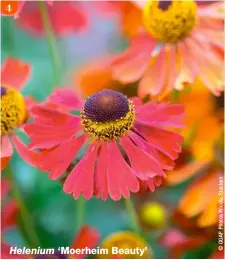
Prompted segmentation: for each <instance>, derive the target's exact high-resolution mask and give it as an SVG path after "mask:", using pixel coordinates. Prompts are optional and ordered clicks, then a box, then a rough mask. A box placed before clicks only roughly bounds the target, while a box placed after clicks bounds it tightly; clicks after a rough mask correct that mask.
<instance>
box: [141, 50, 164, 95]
mask: <svg viewBox="0 0 225 260" xmlns="http://www.w3.org/2000/svg"><path fill="white" fill-rule="evenodd" d="M155 59H156V60H155V61H154V62H153V64H151V65H149V66H148V68H147V69H146V72H145V73H144V76H143V78H142V79H141V82H140V84H139V88H138V95H139V96H140V97H145V96H146V95H153V96H156V95H158V94H159V93H160V92H161V91H162V88H163V87H164V85H165V83H166V71H167V70H166V69H167V68H166V57H165V50H164V49H162V50H161V52H160V54H159V55H158V57H155ZM149 63H151V62H149Z"/></svg>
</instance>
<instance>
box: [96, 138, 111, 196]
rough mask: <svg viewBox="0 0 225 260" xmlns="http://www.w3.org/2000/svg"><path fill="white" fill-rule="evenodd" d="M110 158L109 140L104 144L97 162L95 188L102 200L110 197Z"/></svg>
mask: <svg viewBox="0 0 225 260" xmlns="http://www.w3.org/2000/svg"><path fill="white" fill-rule="evenodd" d="M108 160H109V149H108V144H107V142H105V143H103V144H102V147H101V152H100V154H99V157H98V160H97V164H96V172H95V188H96V193H97V195H98V197H99V196H101V198H102V200H106V199H107V198H108V194H109V191H108V183H107V167H108Z"/></svg>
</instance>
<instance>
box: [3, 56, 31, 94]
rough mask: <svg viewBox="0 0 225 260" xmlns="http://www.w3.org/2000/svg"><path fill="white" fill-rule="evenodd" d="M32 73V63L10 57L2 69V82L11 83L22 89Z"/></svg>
mask: <svg viewBox="0 0 225 260" xmlns="http://www.w3.org/2000/svg"><path fill="white" fill-rule="evenodd" d="M30 74H31V65H30V64H29V63H24V62H22V61H21V60H20V59H14V58H11V57H8V58H6V59H5V61H4V62H3V65H2V70H1V77H2V80H1V84H2V85H9V86H10V87H12V88H15V89H17V90H20V89H21V88H22V87H23V86H24V85H25V83H26V82H27V80H28V79H29V77H30Z"/></svg>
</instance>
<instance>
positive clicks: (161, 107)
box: [25, 89, 184, 200]
mask: <svg viewBox="0 0 225 260" xmlns="http://www.w3.org/2000/svg"><path fill="white" fill-rule="evenodd" d="M50 100H51V101H52V102H55V103H57V102H58V104H60V105H64V106H67V107H68V108H70V109H73V110H76V109H77V108H78V107H81V104H82V103H81V101H80V100H79V99H78V97H77V96H76V95H75V93H74V92H73V91H72V90H70V89H68V90H67V89H62V90H58V91H57V92H56V93H55V94H53V96H51V97H50ZM135 104H136V108H134V103H133V101H132V100H128V99H127V98H126V97H125V96H124V95H123V94H121V93H119V92H116V91H112V90H103V91H100V92H98V93H96V94H94V95H92V96H91V97H89V98H88V99H87V100H86V101H85V103H84V104H83V107H82V109H81V111H80V114H81V115H80V117H79V116H74V115H70V114H68V113H63V112H60V111H55V110H54V109H50V108H48V107H47V106H46V105H45V104H43V105H34V106H33V107H32V114H33V117H34V123H31V124H27V125H26V126H25V131H26V133H27V134H28V135H29V137H30V140H31V144H30V146H29V147H30V149H38V151H36V152H33V153H34V156H38V162H37V165H38V167H39V168H40V169H41V170H42V171H50V175H49V177H50V179H53V180H55V179H58V178H59V177H60V176H61V175H62V174H63V173H64V172H65V171H66V170H67V168H68V167H69V166H70V164H71V163H72V162H73V159H74V157H76V155H77V153H78V151H79V150H80V149H81V148H82V147H83V146H84V145H86V146H87V147H88V149H87V150H86V152H85V154H84V156H83V157H82V159H81V160H80V161H79V163H78V164H77V165H76V166H75V167H74V168H73V170H72V171H71V172H70V174H69V176H68V177H67V179H66V181H65V183H64V188H63V189H64V191H65V192H66V193H73V196H74V198H75V199H77V198H78V197H79V195H80V194H81V193H83V196H84V197H85V198H86V199H90V198H91V197H92V196H93V195H95V196H97V197H101V198H102V199H103V200H106V199H107V197H108V195H109V196H110V197H111V198H112V199H114V200H119V199H120V198H121V196H123V197H125V198H128V197H129V196H130V191H131V192H137V191H138V190H139V182H141V183H142V182H144V183H146V185H147V186H148V187H149V189H150V190H154V188H155V185H157V183H158V178H164V177H165V173H164V171H163V169H172V168H173V161H174V160H175V159H176V158H177V157H178V154H179V153H180V151H181V147H180V145H179V144H180V143H181V142H182V140H183V138H182V137H181V136H180V135H179V134H177V133H175V132H173V131H170V130H166V129H165V128H166V127H170V126H172V127H182V126H183V124H182V122H181V121H182V119H183V117H184V109H183V107H182V106H180V105H174V104H168V103H162V104H157V103H155V102H148V103H146V104H141V102H136V101H135ZM40 150H41V151H40ZM161 153H162V154H164V156H163V157H162V156H161ZM165 157H166V158H167V160H166V161H165V160H164V158H165ZM156 182H157V183H156Z"/></svg>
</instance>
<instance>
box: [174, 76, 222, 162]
mask: <svg viewBox="0 0 225 260" xmlns="http://www.w3.org/2000/svg"><path fill="white" fill-rule="evenodd" d="M188 88H189V90H187V89H186V90H184V92H181V93H180V97H179V99H180V100H179V101H180V103H181V104H183V105H184V107H185V111H186V113H187V116H186V119H185V124H186V127H185V128H184V129H182V135H183V136H184V137H185V143H186V145H187V146H189V147H190V148H191V150H192V154H193V156H194V158H195V159H196V160H197V161H201V162H202V161H210V160H212V159H213V157H214V144H215V142H216V141H217V140H218V138H219V136H220V135H221V133H222V130H223V121H222V109H220V108H219V109H218V107H217V104H216V99H215V98H214V97H213V96H212V94H211V93H210V91H209V90H208V89H206V88H205V87H204V84H203V83H201V82H200V80H197V81H196V82H195V83H194V84H193V85H192V86H191V89H190V86H188Z"/></svg>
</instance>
